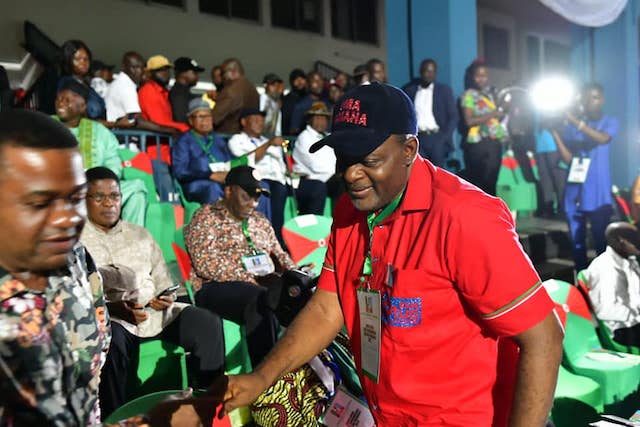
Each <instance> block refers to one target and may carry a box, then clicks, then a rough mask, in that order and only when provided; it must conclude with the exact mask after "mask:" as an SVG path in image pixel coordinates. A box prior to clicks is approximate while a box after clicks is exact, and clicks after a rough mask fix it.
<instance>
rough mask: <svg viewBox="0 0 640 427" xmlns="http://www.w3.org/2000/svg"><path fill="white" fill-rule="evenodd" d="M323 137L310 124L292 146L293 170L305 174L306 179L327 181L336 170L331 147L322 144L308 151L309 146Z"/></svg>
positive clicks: (334, 157)
mask: <svg viewBox="0 0 640 427" xmlns="http://www.w3.org/2000/svg"><path fill="white" fill-rule="evenodd" d="M322 138H324V135H322V134H321V133H319V132H317V131H316V130H315V129H314V128H312V127H311V125H307V127H306V128H305V130H303V131H302V132H300V135H298V139H297V140H296V145H295V147H294V148H293V161H294V166H293V170H294V172H297V173H299V174H303V175H306V176H307V178H308V179H315V180H318V181H322V182H327V181H328V180H329V178H331V176H332V175H333V174H334V173H335V172H336V155H335V154H334V152H333V148H331V147H327V146H324V147H322V148H321V149H319V150H318V151H316V152H315V153H310V152H309V148H310V147H311V146H312V145H313V144H314V143H316V142H318V141H320V140H321V139H322Z"/></svg>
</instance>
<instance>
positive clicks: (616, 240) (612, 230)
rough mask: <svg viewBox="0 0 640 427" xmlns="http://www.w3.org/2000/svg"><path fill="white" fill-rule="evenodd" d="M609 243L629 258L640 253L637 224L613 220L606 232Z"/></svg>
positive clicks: (617, 251)
mask: <svg viewBox="0 0 640 427" xmlns="http://www.w3.org/2000/svg"><path fill="white" fill-rule="evenodd" d="M604 235H605V238H606V240H607V245H608V246H611V248H612V249H613V250H614V251H616V253H617V254H618V255H620V256H621V257H624V258H628V257H630V256H631V255H638V254H639V253H640V235H639V234H638V229H637V228H636V226H635V225H633V224H629V223H628V222H612V223H611V224H609V225H608V226H607V229H606V230H605V232H604Z"/></svg>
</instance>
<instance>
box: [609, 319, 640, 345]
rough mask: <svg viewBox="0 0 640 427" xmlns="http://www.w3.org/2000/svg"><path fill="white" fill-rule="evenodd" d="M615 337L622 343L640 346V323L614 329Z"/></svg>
mask: <svg viewBox="0 0 640 427" xmlns="http://www.w3.org/2000/svg"><path fill="white" fill-rule="evenodd" d="M613 339H614V340H615V341H617V342H619V343H620V344H623V345H630V346H633V347H640V324H639V325H634V326H631V327H629V328H620V329H616V330H615V331H613Z"/></svg>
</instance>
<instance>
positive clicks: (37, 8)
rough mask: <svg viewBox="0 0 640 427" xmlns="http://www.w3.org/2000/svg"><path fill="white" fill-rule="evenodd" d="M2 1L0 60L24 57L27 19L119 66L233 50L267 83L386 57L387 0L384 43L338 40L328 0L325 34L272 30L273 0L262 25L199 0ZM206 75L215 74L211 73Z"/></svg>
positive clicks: (209, 57)
mask: <svg viewBox="0 0 640 427" xmlns="http://www.w3.org/2000/svg"><path fill="white" fill-rule="evenodd" d="M4 1H5V2H7V3H9V5H8V7H7V5H6V4H5V5H4V6H3V8H2V13H1V14H0V61H19V60H20V59H22V58H23V56H24V54H25V52H24V50H23V49H22V48H21V47H20V46H19V44H20V43H21V42H22V41H23V34H22V24H23V21H24V20H29V21H32V22H33V23H35V24H36V25H37V26H38V27H39V28H40V29H41V30H43V31H44V32H45V33H46V34H47V35H49V37H51V38H52V39H53V40H54V41H55V42H57V43H58V44H62V42H64V41H65V40H67V39H72V38H77V39H81V40H83V41H84V42H85V43H87V45H88V46H89V48H90V49H91V50H92V51H93V54H94V57H95V58H97V59H101V60H103V61H105V62H107V63H112V64H116V65H117V67H118V68H119V64H120V62H121V58H122V54H123V53H124V52H125V51H128V50H136V51H138V52H140V53H141V54H142V55H143V56H144V57H148V56H151V55H154V54H163V55H165V56H167V57H169V59H171V60H173V59H175V58H177V57H179V56H191V57H193V58H195V59H196V60H197V61H198V62H199V63H200V64H201V65H203V66H204V67H205V68H207V69H209V68H210V67H212V66H213V65H215V64H218V63H220V62H222V61H223V60H224V59H225V58H228V57H234V56H235V57H238V58H239V59H240V60H241V61H242V63H243V65H244V67H245V71H246V73H247V76H248V77H249V79H250V80H252V81H253V82H255V83H261V82H262V77H263V76H264V74H266V73H267V72H276V73H278V74H279V75H280V76H281V77H282V78H283V79H284V80H285V81H287V80H288V75H289V72H290V71H291V69H293V68H296V67H300V68H302V69H304V70H310V69H311V68H312V66H313V62H314V61H316V60H322V61H324V62H327V63H329V64H331V65H334V66H335V67H338V68H341V69H344V70H345V71H347V72H351V71H352V70H353V68H354V67H355V66H356V65H358V64H360V63H362V62H365V61H366V60H368V59H369V58H371V57H379V58H380V59H382V60H386V46H385V39H386V36H385V32H384V27H385V26H384V16H383V15H384V0H379V5H378V16H379V17H378V40H379V45H378V46H373V45H368V44H363V43H351V42H347V41H343V40H338V39H334V38H332V37H331V21H330V18H331V13H330V0H324V23H323V25H324V35H321V34H315V33H306V32H299V31H293V30H287V29H282V28H272V27H271V17H270V1H269V0H260V7H261V18H262V19H261V22H262V23H255V22H249V21H243V20H238V19H227V18H224V17H219V16H215V15H209V14H202V13H200V12H199V11H198V0H186V2H185V3H186V10H182V9H178V8H174V7H169V6H161V5H156V4H151V5H148V4H146V3H145V2H144V1H143V0H4ZM202 79H203V80H209V73H208V72H206V73H203V75H202Z"/></svg>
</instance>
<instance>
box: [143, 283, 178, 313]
mask: <svg viewBox="0 0 640 427" xmlns="http://www.w3.org/2000/svg"><path fill="white" fill-rule="evenodd" d="M178 289H180V285H172V286H169V287H168V288H167V289H165V290H163V291H162V292H160V293H159V294H157V295H156V296H155V297H153V299H152V300H151V301H149V302H148V303H147V305H146V306H145V307H151V308H154V309H156V310H158V309H161V308H160V307H154V306H153V304H152V303H153V302H154V301H155V300H158V299H160V298H161V297H166V296H169V295H171V294H172V293H174V292H175V291H177V290H178ZM166 303H167V302H166V301H162V305H165V304H166ZM156 305H157V303H156Z"/></svg>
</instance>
